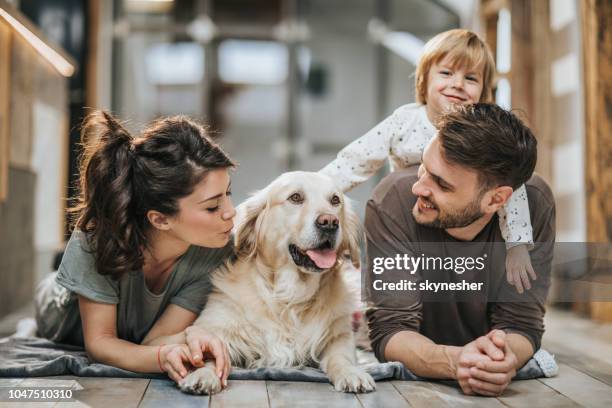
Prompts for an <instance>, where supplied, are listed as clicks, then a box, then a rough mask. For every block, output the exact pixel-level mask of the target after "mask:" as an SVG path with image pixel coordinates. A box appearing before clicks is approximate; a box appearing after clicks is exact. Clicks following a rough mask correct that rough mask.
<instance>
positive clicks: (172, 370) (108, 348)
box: [79, 295, 191, 381]
mask: <svg viewBox="0 0 612 408" xmlns="http://www.w3.org/2000/svg"><path fill="white" fill-rule="evenodd" d="M79 311H80V313H81V322H82V324H83V337H84V340H85V350H86V351H87V354H88V355H89V357H90V358H91V359H92V360H94V361H97V362H100V363H104V364H108V365H112V366H114V367H119V368H123V369H125V370H130V371H135V372H141V373H159V372H168V374H169V375H170V376H171V377H172V379H174V380H175V381H178V380H180V378H181V377H182V376H184V375H186V374H187V368H186V365H187V366H188V365H189V364H191V361H190V356H189V352H188V349H187V347H186V346H185V345H184V344H182V345H170V344H169V345H167V346H164V347H161V346H145V345H139V344H134V343H131V342H129V341H126V340H121V339H119V338H118V337H117V317H116V316H117V306H116V305H114V304H107V303H98V302H94V301H92V300H90V299H88V298H86V297H83V296H80V295H79ZM179 374H181V377H178V375H179Z"/></svg>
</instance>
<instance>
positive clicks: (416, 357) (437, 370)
mask: <svg viewBox="0 0 612 408" xmlns="http://www.w3.org/2000/svg"><path fill="white" fill-rule="evenodd" d="M460 354H461V347H456V346H445V345H439V344H436V343H434V342H433V341H431V340H430V339H428V338H427V337H425V336H423V335H422V334H420V333H417V332H414V331H402V332H399V333H396V334H394V335H393V336H392V337H391V339H390V340H389V342H388V343H387V346H386V347H385V359H386V360H388V361H399V362H401V363H402V364H404V366H406V368H408V369H409V370H410V371H411V372H412V373H414V374H416V375H418V376H419V377H427V378H439V379H456V378H457V376H456V374H457V360H458V358H459V355H460Z"/></svg>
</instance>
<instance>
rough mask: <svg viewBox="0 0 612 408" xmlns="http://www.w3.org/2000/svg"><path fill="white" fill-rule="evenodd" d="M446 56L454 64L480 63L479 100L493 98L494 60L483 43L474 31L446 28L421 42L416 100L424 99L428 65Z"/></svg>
mask: <svg viewBox="0 0 612 408" xmlns="http://www.w3.org/2000/svg"><path fill="white" fill-rule="evenodd" d="M445 57H450V60H451V61H452V64H453V66H454V67H479V66H482V67H483V70H482V94H480V100H479V102H492V101H493V80H494V78H495V60H494V59H493V55H492V54H491V50H490V49H489V47H488V46H487V44H486V43H485V42H484V41H483V40H482V39H481V38H480V37H479V36H478V35H477V34H476V33H474V32H472V31H469V30H463V29H454V30H448V31H445V32H443V33H440V34H438V35H436V36H435V37H434V38H432V39H431V40H429V41H428V42H427V44H425V50H424V51H423V55H422V56H421V59H420V60H419V64H418V65H417V69H416V75H415V76H416V100H417V102H419V103H422V104H426V103H427V98H426V96H427V76H428V74H429V70H430V69H431V66H432V65H433V64H435V63H437V62H440V61H441V60H442V59H443V58H445Z"/></svg>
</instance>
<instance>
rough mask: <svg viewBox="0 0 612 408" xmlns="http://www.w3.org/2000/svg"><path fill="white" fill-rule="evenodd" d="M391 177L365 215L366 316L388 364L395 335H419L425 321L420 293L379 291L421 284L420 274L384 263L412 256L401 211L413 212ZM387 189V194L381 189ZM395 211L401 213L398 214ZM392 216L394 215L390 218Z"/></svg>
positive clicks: (379, 354) (376, 348) (379, 355)
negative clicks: (402, 283)
mask: <svg viewBox="0 0 612 408" xmlns="http://www.w3.org/2000/svg"><path fill="white" fill-rule="evenodd" d="M388 181H389V178H386V179H385V180H383V182H382V183H381V184H380V185H379V186H378V187H377V191H375V193H374V197H373V198H372V199H371V200H369V201H368V203H367V206H366V214H365V223H364V226H365V232H366V257H365V258H366V259H365V263H364V265H365V270H364V271H363V273H364V274H365V275H364V285H365V286H364V288H363V289H364V294H365V297H366V301H367V304H368V309H367V311H366V317H367V320H368V326H369V336H370V340H371V342H372V348H373V349H374V353H375V354H376V357H377V358H378V359H379V360H380V361H385V360H386V356H385V348H386V345H387V343H388V342H389V340H390V339H391V337H392V336H393V335H395V334H396V333H399V332H405V331H414V332H418V330H419V326H420V323H421V319H422V312H421V296H420V293H419V291H418V290H410V291H393V290H377V289H376V288H380V287H381V286H382V284H383V283H390V282H399V281H401V280H404V279H405V280H409V281H411V282H415V283H416V282H418V280H419V279H420V278H419V273H418V272H417V273H416V274H410V273H409V272H407V271H404V270H401V269H398V268H396V267H391V268H389V267H388V266H389V265H385V264H384V262H385V260H388V259H393V258H395V257H396V255H403V254H407V255H408V256H410V255H411V254H412V250H411V248H409V245H410V242H411V239H410V237H409V236H408V234H407V231H406V226H405V225H404V224H405V223H404V222H402V214H401V211H410V209H409V208H408V209H407V208H403V209H402V208H401V205H398V197H397V191H395V189H394V187H393V186H390V187H389V186H385V183H387V182H388ZM385 187H388V190H385V192H384V194H380V196H379V195H378V193H379V192H380V191H381V189H384V188H385ZM395 212H398V213H397V214H395ZM391 213H392V214H393V215H391Z"/></svg>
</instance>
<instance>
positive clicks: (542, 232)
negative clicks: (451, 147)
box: [364, 167, 555, 361]
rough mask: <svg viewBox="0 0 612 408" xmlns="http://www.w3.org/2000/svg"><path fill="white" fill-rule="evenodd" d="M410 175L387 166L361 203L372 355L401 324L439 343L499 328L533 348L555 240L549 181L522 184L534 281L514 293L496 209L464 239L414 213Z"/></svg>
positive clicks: (540, 325)
mask: <svg viewBox="0 0 612 408" xmlns="http://www.w3.org/2000/svg"><path fill="white" fill-rule="evenodd" d="M416 180H417V177H416V167H412V168H408V169H406V170H402V171H396V172H394V173H391V174H390V175H389V176H387V177H386V178H385V179H384V180H383V181H382V182H381V183H380V184H379V185H378V186H377V188H376V190H375V191H374V194H373V196H372V198H371V199H370V200H369V201H368V203H367V208H366V217H365V229H366V237H367V253H366V270H365V279H364V285H365V286H364V295H365V297H366V300H367V301H368V310H367V312H366V315H367V318H368V324H369V329H370V339H371V340H372V347H373V348H374V352H375V354H376V356H377V357H378V359H379V360H380V361H384V360H385V359H384V350H385V347H386V345H387V342H388V341H389V339H390V338H391V337H392V336H393V335H394V334H396V333H398V332H400V331H406V330H408V331H416V332H419V333H421V334H423V335H424V336H426V337H428V338H429V339H431V340H432V341H434V342H435V343H437V344H446V345H455V346H463V345H465V344H467V343H469V342H471V341H473V340H474V339H476V338H477V337H479V336H482V335H484V334H486V333H487V332H489V331H490V330H492V329H501V330H505V331H506V332H514V333H519V334H521V335H523V336H525V337H526V338H527V339H528V340H529V341H530V342H531V343H532V345H533V347H534V350H537V349H539V347H540V343H541V338H542V334H543V333H544V323H543V318H544V312H545V308H544V305H545V302H546V295H547V293H548V288H549V286H550V269H551V262H552V255H553V243H554V239H555V204H554V199H553V195H552V192H551V191H550V188H549V187H548V185H547V184H546V183H545V182H544V181H543V180H542V179H541V178H540V177H538V176H537V175H534V176H533V177H532V178H531V179H530V180H529V181H528V182H527V183H526V187H527V195H528V201H529V210H530V215H531V224H532V227H533V236H534V242H535V248H534V249H533V250H532V251H531V252H530V256H531V261H532V265H533V267H534V270H535V272H536V275H537V280H536V281H534V282H532V288H531V290H528V291H525V292H524V293H523V294H522V295H519V294H518V293H517V291H516V289H515V288H514V286H512V285H510V284H509V283H508V282H507V281H506V272H505V256H506V249H505V248H506V247H505V243H504V241H503V238H502V236H501V232H500V229H499V220H498V218H497V215H494V216H493V217H492V219H491V220H490V222H489V223H488V224H487V225H486V226H485V227H484V228H483V229H482V231H480V233H479V234H478V235H477V236H476V237H475V238H474V240H472V241H470V242H465V241H459V240H457V239H455V238H453V237H451V236H450V235H449V234H448V233H446V231H445V230H443V229H440V228H433V227H425V226H422V225H420V224H418V223H417V222H416V221H415V220H414V218H413V217H412V208H413V206H414V204H415V202H416V199H417V197H416V196H415V195H414V194H412V192H411V188H412V185H413V184H414V183H415V181H416ZM389 258H391V259H392V260H389ZM407 258H408V259H407ZM385 262H386V264H385ZM385 284H386V286H384V285H385ZM389 284H391V285H389ZM410 285H412V286H410ZM436 285H437V286H436ZM436 288H437V290H436Z"/></svg>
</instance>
